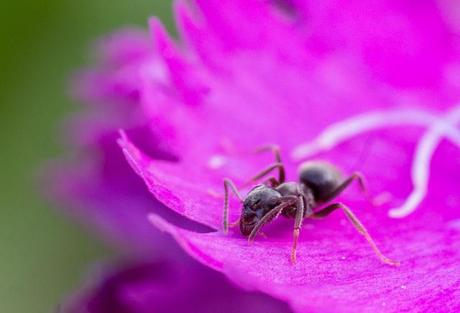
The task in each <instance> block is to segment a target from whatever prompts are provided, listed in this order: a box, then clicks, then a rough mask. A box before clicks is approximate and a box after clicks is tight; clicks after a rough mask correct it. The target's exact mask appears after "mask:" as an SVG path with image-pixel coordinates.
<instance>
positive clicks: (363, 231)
mask: <svg viewBox="0 0 460 313" xmlns="http://www.w3.org/2000/svg"><path fill="white" fill-rule="evenodd" d="M337 209H342V210H343V212H344V213H345V215H346V216H347V217H348V219H349V220H350V221H351V223H352V224H353V226H354V227H355V229H356V230H357V231H358V232H359V233H360V234H361V235H363V236H364V238H366V240H367V242H368V243H369V245H370V246H371V247H372V249H373V250H374V252H375V254H376V255H377V256H378V257H379V259H380V260H381V261H382V262H383V263H386V264H389V265H393V266H399V262H397V261H393V260H392V259H390V258H387V257H386V256H384V255H383V253H382V252H381V251H380V250H379V248H378V247H377V245H376V244H375V242H374V240H373V239H372V237H371V235H370V234H369V232H368V231H367V229H366V228H365V227H364V225H363V224H362V223H361V221H360V220H359V219H358V218H357V217H356V215H355V214H354V213H353V212H352V211H351V210H350V209H349V208H348V207H347V206H346V205H344V204H342V203H334V204H331V205H328V206H327V207H325V208H323V209H322V210H320V211H318V212H316V213H314V214H313V215H310V216H309V217H310V218H323V217H325V216H327V215H329V214H331V213H332V212H334V211H335V210H337Z"/></svg>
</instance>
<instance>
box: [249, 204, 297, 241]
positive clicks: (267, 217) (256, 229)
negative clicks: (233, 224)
mask: <svg viewBox="0 0 460 313" xmlns="http://www.w3.org/2000/svg"><path fill="white" fill-rule="evenodd" d="M293 198H294V197H293ZM294 199H295V200H296V201H297V197H295V198H294ZM293 204H295V202H294V201H293V199H291V198H290V197H289V198H287V199H286V200H284V202H282V203H281V204H279V205H278V206H276V207H275V208H273V209H272V210H271V211H269V212H268V213H267V214H265V215H264V216H263V217H262V218H261V219H260V220H259V221H258V222H257V224H256V226H255V227H254V229H253V230H252V231H251V233H250V234H249V236H248V242H252V241H253V240H254V238H255V237H256V235H257V234H258V233H259V231H260V229H261V228H262V226H264V225H265V224H267V223H268V222H270V221H271V220H272V219H273V218H275V217H276V216H278V215H279V214H280V213H281V212H282V211H283V210H284V209H286V208H288V207H290V206H291V205H293Z"/></svg>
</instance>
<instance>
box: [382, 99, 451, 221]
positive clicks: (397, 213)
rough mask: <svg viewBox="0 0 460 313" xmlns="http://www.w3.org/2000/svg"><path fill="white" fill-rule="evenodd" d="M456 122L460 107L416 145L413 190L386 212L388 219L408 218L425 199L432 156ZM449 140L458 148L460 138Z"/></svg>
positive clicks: (429, 130)
mask: <svg viewBox="0 0 460 313" xmlns="http://www.w3.org/2000/svg"><path fill="white" fill-rule="evenodd" d="M458 122H460V107H456V108H455V109H453V110H452V111H451V112H449V113H448V114H447V115H446V117H445V118H444V119H441V120H439V121H437V122H436V123H434V124H433V125H432V126H431V127H430V128H429V129H428V130H427V131H426V132H425V134H424V135H423V137H422V138H421V139H420V141H419V143H418V145H417V148H416V150H415V157H414V162H413V163H412V172H411V176H412V183H413V185H414V188H413V190H412V192H411V193H410V195H409V197H407V199H406V201H405V202H404V204H403V205H402V206H400V207H399V208H394V209H391V210H390V211H389V212H388V215H389V216H390V217H394V218H402V217H406V216H408V215H409V214H411V213H413V212H414V211H415V210H416V209H417V206H418V205H419V204H420V202H422V200H423V199H424V198H425V196H426V193H427V190H428V181H429V179H430V163H431V159H432V157H433V154H434V152H435V151H436V148H437V147H438V145H439V143H440V142H441V140H442V139H443V138H444V137H445V135H446V133H447V132H449V130H450V129H451V128H452V127H455V124H457V123H458ZM450 139H451V140H452V141H453V142H454V143H456V144H457V145H458V146H460V136H459V135H458V134H457V135H453V136H450Z"/></svg>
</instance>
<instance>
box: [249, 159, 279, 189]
mask: <svg viewBox="0 0 460 313" xmlns="http://www.w3.org/2000/svg"><path fill="white" fill-rule="evenodd" d="M275 169H278V171H279V179H278V184H282V183H284V180H285V176H286V174H285V173H286V172H285V169H284V165H283V164H282V163H273V164H272V165H270V166H269V167H267V168H266V169H264V170H263V171H261V172H260V173H259V174H257V175H256V176H254V177H252V178H251V179H250V180H249V181H248V182H247V183H245V184H244V185H243V186H247V185H249V184H251V183H253V182H255V181H257V180H258V179H260V178H262V177H264V176H266V175H268V174H270V172H271V171H273V170H275Z"/></svg>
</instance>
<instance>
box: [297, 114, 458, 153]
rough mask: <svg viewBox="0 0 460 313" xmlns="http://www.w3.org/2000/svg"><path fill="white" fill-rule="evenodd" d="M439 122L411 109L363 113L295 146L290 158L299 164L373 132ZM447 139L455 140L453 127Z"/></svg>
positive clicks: (455, 130) (455, 133)
mask: <svg viewBox="0 0 460 313" xmlns="http://www.w3.org/2000/svg"><path fill="white" fill-rule="evenodd" d="M439 120H441V118H440V117H439V116H437V115H435V114H432V113H427V112H425V111H421V110H413V109H406V110H394V111H375V112H370V113H365V114H361V115H357V116H354V117H351V118H348V119H345V120H343V121H340V122H337V123H335V124H332V125H330V126H328V127H327V128H326V129H325V130H324V131H323V132H321V133H320V134H319V136H318V137H316V138H315V139H314V140H313V141H311V142H307V143H305V144H301V145H299V146H297V147H296V148H295V149H294V150H293V151H292V153H291V157H292V159H293V160H296V161H300V160H303V159H306V158H308V157H310V156H313V155H315V154H317V153H319V152H321V151H327V150H330V149H332V148H334V147H335V146H337V145H338V144H340V143H342V142H344V141H347V140H349V139H350V138H352V137H355V136H357V135H359V134H361V133H365V132H369V131H372V130H377V129H380V128H385V127H391V126H402V125H414V126H426V127H429V126H431V125H432V124H433V123H435V122H438V121H439ZM446 135H447V136H448V137H453V138H455V137H457V138H458V136H459V135H460V132H459V131H458V130H457V129H456V128H454V127H449V130H448V131H447V132H446Z"/></svg>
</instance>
